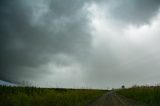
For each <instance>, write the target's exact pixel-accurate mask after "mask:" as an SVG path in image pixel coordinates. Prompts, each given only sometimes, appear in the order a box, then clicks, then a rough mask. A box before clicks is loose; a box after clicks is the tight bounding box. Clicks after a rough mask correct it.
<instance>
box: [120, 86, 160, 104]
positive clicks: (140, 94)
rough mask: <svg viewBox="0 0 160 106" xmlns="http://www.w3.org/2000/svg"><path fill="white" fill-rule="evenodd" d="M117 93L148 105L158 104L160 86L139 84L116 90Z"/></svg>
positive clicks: (159, 100)
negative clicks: (139, 85)
mask: <svg viewBox="0 0 160 106" xmlns="http://www.w3.org/2000/svg"><path fill="white" fill-rule="evenodd" d="M117 93H119V94H120V95H123V96H125V97H127V98H131V99H134V100H137V101H140V102H143V103H146V104H148V105H149V106H160V86H152V87H149V86H141V87H138V86H137V87H136V86H135V87H132V88H128V89H121V90H118V91H117Z"/></svg>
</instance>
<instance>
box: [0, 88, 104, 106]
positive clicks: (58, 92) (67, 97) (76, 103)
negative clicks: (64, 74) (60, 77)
mask: <svg viewBox="0 0 160 106" xmlns="http://www.w3.org/2000/svg"><path fill="white" fill-rule="evenodd" d="M105 92H106V91H105V90H93V89H60V88H57V89H56V88H36V87H7V86H0V106H85V105H86V104H88V103H90V102H91V101H93V100H95V99H96V98H98V97H99V96H101V95H103V94H104V93H105Z"/></svg>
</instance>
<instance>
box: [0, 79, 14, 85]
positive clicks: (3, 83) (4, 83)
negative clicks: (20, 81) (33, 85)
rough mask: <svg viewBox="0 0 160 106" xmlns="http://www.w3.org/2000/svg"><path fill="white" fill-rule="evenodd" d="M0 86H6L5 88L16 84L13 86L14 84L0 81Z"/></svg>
mask: <svg viewBox="0 0 160 106" xmlns="http://www.w3.org/2000/svg"><path fill="white" fill-rule="evenodd" d="M0 85H6V86H17V85H16V84H14V83H11V82H7V81H2V80H0Z"/></svg>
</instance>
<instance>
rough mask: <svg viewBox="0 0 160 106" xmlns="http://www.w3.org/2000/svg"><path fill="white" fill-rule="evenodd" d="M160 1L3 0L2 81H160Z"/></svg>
mask: <svg viewBox="0 0 160 106" xmlns="http://www.w3.org/2000/svg"><path fill="white" fill-rule="evenodd" d="M159 6H160V2H159V0H152V1H151V0H134V1H133V0H120V1H116V0H100V1H97V0H88V1H87V0H14V1H10V0H2V1H0V33H1V34H0V64H1V66H0V80H4V81H11V82H14V83H21V82H23V81H31V83H33V84H35V85H37V86H45V87H46V86H47V87H55V86H60V87H84V86H85V87H93V88H106V87H118V86H120V85H122V84H125V85H128V86H130V85H133V84H154V83H159V82H158V80H159V75H160V73H159V72H158V70H159V69H160V67H159V66H160V65H159V63H160V55H159V53H160V49H159V47H158V45H159V40H160V37H159V36H158V34H159V33H160V31H159V30H158V29H159V27H160V21H159V18H160V12H159Z"/></svg>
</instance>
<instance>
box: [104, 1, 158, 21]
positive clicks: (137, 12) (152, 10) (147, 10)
mask: <svg viewBox="0 0 160 106" xmlns="http://www.w3.org/2000/svg"><path fill="white" fill-rule="evenodd" d="M101 5H103V6H104V8H108V9H109V11H107V12H109V13H110V14H111V15H112V18H115V19H116V20H121V21H124V22H127V23H134V24H144V23H149V21H150V19H151V18H152V17H154V16H155V15H156V14H157V12H158V10H159V6H160V1H159V0H119V1H117V0H108V1H107V2H106V0H104V1H103V0H102V2H101Z"/></svg>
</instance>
